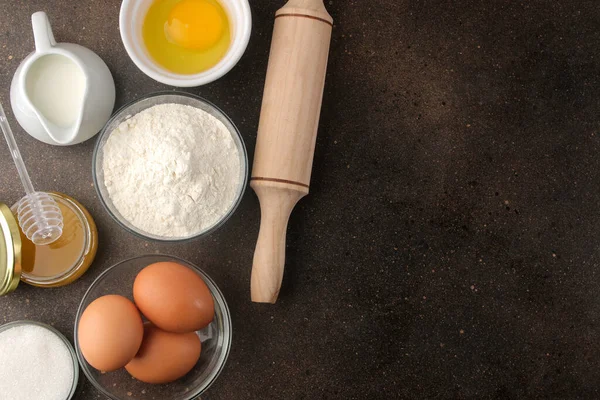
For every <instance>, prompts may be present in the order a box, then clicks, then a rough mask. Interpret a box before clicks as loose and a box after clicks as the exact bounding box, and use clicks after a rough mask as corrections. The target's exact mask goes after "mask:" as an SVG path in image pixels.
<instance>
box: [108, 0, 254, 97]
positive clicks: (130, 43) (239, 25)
mask: <svg viewBox="0 0 600 400" xmlns="http://www.w3.org/2000/svg"><path fill="white" fill-rule="evenodd" d="M154 1H155V0H123V3H122V4H121V13H120V15H119V30H120V31H121V39H122V40H123V45H124V46H125V50H127V54H129V57H131V59H132V60H133V62H134V63H135V65H137V66H138V68H139V69H141V70H142V72H144V73H145V74H146V75H148V76H149V77H150V78H152V79H154V80H156V81H158V82H161V83H164V84H167V85H172V86H178V87H194V86H200V85H205V84H207V83H210V82H213V81H215V80H217V79H219V78H220V77H222V76H223V75H225V74H226V73H227V72H229V70H231V68H233V66H234V65H235V64H237V62H238V61H239V60H240V58H241V57H242V54H244V51H245V50H246V46H247V45H248V40H249V39H250V31H251V28H252V15H251V13H250V5H249V4H248V0H219V2H220V3H221V5H223V7H224V8H225V10H226V12H227V15H228V16H229V18H230V21H231V45H230V46H229V50H228V51H227V53H226V54H225V57H223V59H222V60H221V61H219V63H218V64H217V65H215V66H214V67H212V68H210V69H209V70H207V71H204V72H201V73H199V74H193V75H183V74H176V73H174V72H171V71H168V70H167V69H165V68H163V67H162V66H160V65H159V64H157V63H156V62H155V61H154V60H153V59H152V57H151V56H150V54H148V51H147V50H146V46H145V45H144V41H143V39H142V25H143V23H144V18H145V17H146V13H147V12H148V9H149V8H150V5H151V4H152V3H153V2H154Z"/></svg>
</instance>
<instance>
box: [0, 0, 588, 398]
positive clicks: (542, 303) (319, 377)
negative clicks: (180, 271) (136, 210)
mask: <svg viewBox="0 0 600 400" xmlns="http://www.w3.org/2000/svg"><path fill="white" fill-rule="evenodd" d="M251 3H252V4H251V7H252V12H253V18H254V26H253V32H252V38H251V40H250V44H249V47H248V50H247V51H246V53H245V55H244V57H243V58H242V60H241V61H240V63H239V64H238V65H237V66H236V67H235V68H234V69H233V70H232V71H231V72H230V73H229V74H227V75H226V76H225V77H224V78H222V79H220V80H219V81H217V82H215V83H213V84H210V85H207V86H204V87H200V88H195V89H191V90H189V91H190V92H192V93H196V94H199V95H201V96H203V97H206V98H207V99H209V100H211V101H212V102H214V103H215V104H217V105H218V106H219V107H221V108H222V109H223V110H224V111H225V112H226V113H227V114H228V115H229V116H230V117H231V118H232V120H233V121H234V122H235V123H236V124H237V126H238V127H239V129H240V131H241V132H242V135H243V137H244V140H245V142H246V145H247V147H248V151H249V156H250V158H252V156H253V151H254V144H255V141H256V128H257V124H258V117H259V110H260V101H261V94H262V86H263V83H264V75H265V70H266V65H267V57H268V51H269V42H270V37H271V31H272V24H273V13H274V12H275V10H276V9H277V8H279V7H280V6H281V5H282V4H283V1H265V0H262V1H252V2H251ZM326 5H327V7H328V9H329V11H330V13H331V14H332V16H333V17H334V19H335V22H336V25H335V28H334V31H333V32H334V33H333V40H332V46H331V56H330V64H329V69H328V75H327V83H326V89H325V96H324V102H323V112H322V118H321V125H320V128H319V131H320V133H319V136H318V139H317V149H316V155H315V161H314V171H313V177H312V186H311V194H310V195H309V196H307V197H306V198H305V199H303V200H301V202H300V203H299V204H298V206H297V207H296V209H295V211H294V213H293V215H292V218H291V220H290V224H289V231H288V248H287V269H286V275H285V278H284V284H283V289H282V292H281V297H280V301H279V302H278V303H277V304H276V305H274V306H267V305H256V304H252V303H251V302H250V301H249V285H250V267H251V261H252V254H253V251H254V243H255V240H256V236H257V233H258V225H259V208H258V201H257V199H256V197H255V195H254V194H253V192H252V191H251V190H250V189H249V190H247V192H246V194H245V196H244V199H243V202H242V204H241V206H240V208H239V209H238V211H237V212H236V213H235V215H234V216H233V218H232V219H231V220H230V221H229V222H228V223H227V224H226V225H225V226H224V227H223V228H222V229H220V230H219V231H218V232H216V233H214V234H213V235H211V236H210V237H209V238H208V239H205V240H199V241H195V242H192V243H187V244H181V245H164V244H156V243H151V242H145V241H143V240H140V239H138V238H136V237H133V236H132V235H130V234H128V233H127V232H125V231H124V230H123V229H121V228H120V227H119V226H117V224H116V223H115V222H114V221H112V220H111V218H110V217H109V215H108V214H107V213H106V212H105V211H104V210H103V208H102V206H101V204H100V202H99V200H98V197H97V195H96V192H95V190H94V187H93V185H92V174H91V159H92V149H93V146H94V140H90V141H88V142H86V143H83V144H81V145H77V146H73V147H66V148H59V147H51V146H48V145H45V144H43V143H41V142H38V141H36V140H35V139H33V138H31V137H29V136H28V135H26V134H25V133H24V132H23V131H22V130H21V129H20V128H19V127H18V125H17V124H16V122H14V120H13V124H12V125H13V127H14V129H15V133H16V135H17V141H18V143H19V145H20V146H21V149H22V153H23V157H24V159H25V161H26V163H27V165H28V167H29V169H30V171H31V175H32V178H33V181H34V184H35V185H36V186H37V187H38V188H40V189H44V190H56V191H60V192H64V193H67V194H69V195H72V196H73V197H75V198H77V199H78V200H79V201H81V202H82V203H83V204H84V205H85V206H86V207H88V209H89V210H90V212H91V213H92V215H93V216H94V218H95V219H96V222H97V224H98V228H99V231H100V249H99V252H98V256H97V258H96V261H95V263H94V265H93V266H92V268H91V269H90V270H89V271H88V273H87V274H86V275H84V277H83V278H82V279H80V280H79V281H77V282H76V283H74V284H72V285H70V286H67V287H64V288H59V289H39V288H34V287H29V286H27V285H25V284H22V285H20V286H19V288H18V290H17V291H16V292H14V293H12V294H10V295H8V296H5V297H2V298H0V323H3V322H8V321H13V320H18V319H24V318H28V319H35V320H39V321H42V322H46V323H50V324H52V325H54V326H55V327H56V328H58V329H59V330H61V331H62V332H63V333H64V334H65V335H66V336H67V337H68V338H69V339H71V340H72V338H73V334H72V331H73V323H74V319H75V312H76V309H77V306H78V303H79V301H80V300H81V297H82V296H83V293H84V291H85V290H86V288H87V287H88V286H89V285H90V283H91V282H92V281H93V280H94V278H95V277H97V276H98V274H100V273H101V272H102V271H103V270H105V269H106V268H108V267H109V266H110V265H112V264H114V263H116V262H118V261H120V260H123V259H124V258H128V257H131V256H135V255H139V254H144V253H155V252H161V253H168V254H173V255H177V256H180V257H183V258H185V259H188V260H189V261H191V262H194V263H196V264H198V265H200V266H201V267H202V268H203V269H205V270H206V271H207V272H208V273H209V274H210V275H211V276H212V277H213V278H214V279H215V281H216V282H217V283H218V285H219V286H220V288H221V289H222V290H223V292H224V294H225V296H226V298H227V300H228V302H229V305H230V308H231V311H232V317H233V324H234V335H233V347H232V349H231V354H230V357H229V361H228V363H227V366H226V368H225V370H224V372H223V374H222V375H221V377H220V378H219V379H218V381H217V382H216V383H215V385H214V386H212V387H211V389H210V390H209V391H208V392H207V393H206V395H204V396H203V398H204V399H215V400H216V399H228V400H232V399H267V398H268V399H367V398H373V399H381V398H390V399H395V398H406V399H425V398H429V399H433V398H435V399H521V398H544V399H546V398H552V399H597V398H599V397H600V393H599V391H600V390H599V389H600V296H599V295H598V294H599V292H600V272H598V267H599V264H600V248H599V245H598V241H599V239H598V238H599V236H600V132H599V129H600V125H599V122H598V121H599V110H600V96H599V95H598V93H599V92H600V78H599V71H600V11H599V10H598V7H597V4H596V3H595V2H593V1H579V0H570V1H562V2H559V1H537V2H532V1H520V0H519V1H513V0H506V1H484V2H481V1H470V0H465V1H462V2H449V1H441V0H440V1H397V0H382V1H379V2H372V1H352V0H350V1H340V0H333V1H327V2H326ZM119 6H120V2H119V1H116V0H110V1H92V0H79V1H65V0H57V1H49V0H47V1H42V0H35V1H7V0H2V1H0V10H2V15H3V16H2V18H0V60H1V62H0V65H1V67H0V78H1V80H0V81H1V84H0V89H1V90H0V99H1V100H2V103H3V104H5V106H6V108H7V109H8V110H7V111H9V112H10V107H9V106H8V105H9V100H8V95H9V85H10V81H11V78H12V75H13V73H14V71H15V69H16V68H17V66H18V64H19V62H20V61H21V60H22V59H23V58H24V57H25V56H26V55H27V54H28V53H29V52H30V51H31V50H32V49H33V38H32V33H31V28H30V22H29V21H30V14H31V13H33V12H35V11H39V10H44V11H46V12H47V13H48V15H49V17H50V20H51V22H52V26H53V28H54V34H55V36H56V38H57V40H58V41H65V42H76V43H79V44H82V45H84V46H86V47H89V48H90V49H92V50H94V51H96V52H97V53H98V54H99V55H100V56H101V57H102V58H103V59H104V60H105V61H106V63H107V64H108V66H109V67H110V69H111V71H112V73H113V75H114V78H115V81H116V86H117V105H116V106H117V107H119V106H121V105H123V104H124V103H127V102H129V101H131V100H134V99H136V98H138V97H140V96H142V95H144V94H147V93H150V92H153V91H157V90H164V89H169V88H168V87H166V86H163V85H161V84H159V83H157V82H154V81H153V80H152V79H150V78H148V77H146V76H145V75H144V74H143V73H141V72H140V71H139V70H138V69H137V68H136V67H135V65H134V64H133V63H132V62H131V61H130V59H129V58H128V57H127V55H126V53H125V50H124V48H123V46H122V44H121V41H120V37H119V31H118V13H119ZM10 116H12V113H10V115H9V117H10ZM0 172H1V174H0V201H2V202H5V203H8V204H12V203H13V202H15V201H16V200H17V199H18V198H20V196H21V194H22V189H21V187H20V183H19V180H18V177H17V174H16V170H15V168H14V167H13V164H12V161H11V159H10V157H9V153H8V151H7V148H6V146H5V145H4V144H2V143H0ZM0 362H1V360H0ZM0 397H1V396H0ZM76 398H77V399H96V398H100V395H99V394H98V393H97V392H96V391H95V390H94V389H93V387H92V386H91V385H90V384H89V383H88V382H86V380H85V378H83V377H82V378H81V381H80V386H79V390H78V393H77V396H76Z"/></svg>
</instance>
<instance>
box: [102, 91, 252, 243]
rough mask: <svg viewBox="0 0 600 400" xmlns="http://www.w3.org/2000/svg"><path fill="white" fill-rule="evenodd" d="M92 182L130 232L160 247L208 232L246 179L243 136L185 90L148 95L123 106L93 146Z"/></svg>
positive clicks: (227, 212)
mask: <svg viewBox="0 0 600 400" xmlns="http://www.w3.org/2000/svg"><path fill="white" fill-rule="evenodd" d="M92 172H93V177H94V185H95V187H96V190H97V191H98V194H99V197H100V199H101V201H102V204H103V205H104V207H105V208H106V210H107V211H108V213H109V214H110V215H111V216H112V217H113V218H114V220H115V221H116V222H117V223H119V224H120V225H121V226H122V227H123V228H125V229H126V230H128V231H129V232H131V233H133V234H135V235H137V236H139V237H142V238H144V239H151V240H155V241H162V242H180V241H187V240H192V239H195V238H198V237H200V236H204V235H207V234H210V233H211V232H214V231H215V230H216V229H218V228H219V227H220V226H222V225H223V224H224V223H225V221H227V220H228V219H229V218H230V217H231V215H232V214H233V213H234V211H235V210H236V208H237V206H238V205H239V203H240V201H241V199H242V196H243V194H244V190H245V188H246V183H247V180H248V155H247V153H246V147H245V145H244V141H243V140H242V136H241V134H240V132H239V131H238V129H237V128H236V127H235V125H234V124H233V122H232V121H231V120H230V119H229V117H227V115H225V113H224V112H223V111H221V110H220V109H219V108H217V107H216V106H215V105H214V104H212V103H210V102H209V101H207V100H205V99H202V98H200V97H198V96H194V95H191V94H188V93H180V92H159V93H153V94H149V95H147V96H144V97H142V98H140V99H138V100H135V101H133V102H132V103H129V104H127V105H125V106H124V107H122V108H121V109H120V110H119V111H117V112H116V113H115V115H114V116H113V117H112V118H111V119H110V120H109V121H108V123H107V124H106V126H105V127H104V129H103V130H102V132H101V133H100V135H99V137H98V141H97V142H96V147H95V149H94V156H93V165H92Z"/></svg>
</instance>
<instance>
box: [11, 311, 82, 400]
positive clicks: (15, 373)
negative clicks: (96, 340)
mask: <svg viewBox="0 0 600 400" xmlns="http://www.w3.org/2000/svg"><path fill="white" fill-rule="evenodd" d="M0 354H2V362H1V363H0V393H1V396H0V397H1V398H3V399H48V400H50V399H53V400H70V399H71V398H73V396H74V395H75V390H76V389H77V382H78V381H79V363H78V362H77V355H76V354H75V350H73V346H72V345H71V343H70V342H69V341H68V340H67V339H66V338H65V337H64V336H63V335H62V333H60V332H59V331H58V330H56V329H55V328H53V327H52V326H50V325H46V324H43V323H41V322H36V321H26V320H23V321H13V322H9V323H7V324H4V325H2V326H0Z"/></svg>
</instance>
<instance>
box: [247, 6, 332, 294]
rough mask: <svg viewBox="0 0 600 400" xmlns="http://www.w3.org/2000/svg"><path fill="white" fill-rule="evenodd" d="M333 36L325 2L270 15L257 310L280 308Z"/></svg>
mask: <svg viewBox="0 0 600 400" xmlns="http://www.w3.org/2000/svg"><path fill="white" fill-rule="evenodd" d="M332 28H333V19H332V18H331V16H330V15H329V14H328V13H327V10H326V9H325V6H324V5H323V1H322V0H289V1H288V2H287V3H286V5H285V6H283V7H282V8H281V9H279V10H278V11H277V12H276V13H275V27H274V29H273V40H272V42H271V53H270V55H269V66H268V68H267V78H266V81H265V90H264V94H263V101H262V108H261V114H260V122H259V125H258V137H257V142H256V151H255V155H254V166H253V168H252V178H251V182H250V186H251V187H252V189H254V191H255V192H256V195H257V196H258V198H259V200H260V210H261V223H260V232H259V234H258V241H257V243H256V250H255V252H254V261H253V265H252V278H251V280H252V283H251V295H252V301H255V302H260V303H275V301H276V300H277V296H278V295H279V289H280V287H281V281H282V279H283V268H284V264H285V235H286V230H287V224H288V219H289V217H290V214H291V212H292V209H293V208H294V206H295V205H296V203H297V202H298V200H300V199H301V198H302V197H304V196H306V195H307V194H308V188H309V184H310V174H311V171H312V163H313V156H314V150H315V141H316V138H317V126H318V124H319V114H320V112H321V101H322V99H323V86H324V84H325V70H326V68H327V56H328V53H329V42H330V40H331V30H332Z"/></svg>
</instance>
